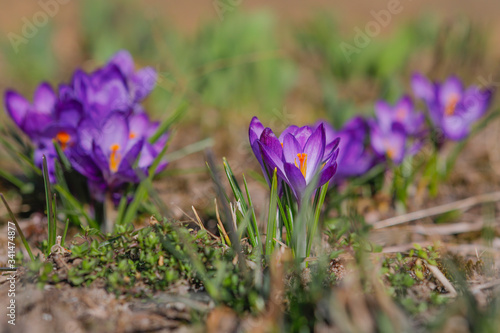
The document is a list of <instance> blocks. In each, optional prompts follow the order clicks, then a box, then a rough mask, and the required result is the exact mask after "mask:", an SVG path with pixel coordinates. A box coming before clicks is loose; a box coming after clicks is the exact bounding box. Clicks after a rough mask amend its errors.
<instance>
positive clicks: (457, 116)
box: [411, 74, 492, 141]
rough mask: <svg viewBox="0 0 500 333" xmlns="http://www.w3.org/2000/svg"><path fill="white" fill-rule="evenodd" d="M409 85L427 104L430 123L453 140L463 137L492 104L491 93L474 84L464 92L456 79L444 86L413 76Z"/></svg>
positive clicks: (445, 82) (447, 81)
mask: <svg viewBox="0 0 500 333" xmlns="http://www.w3.org/2000/svg"><path fill="white" fill-rule="evenodd" d="M411 84H412V88H413V92H414V94H415V96H416V97H417V98H419V99H421V100H423V101H424V102H425V103H426V105H427V109H428V110H429V117H430V120H431V122H432V124H433V125H434V126H435V127H436V128H437V129H439V130H440V131H441V132H442V133H443V135H444V137H445V138H447V139H450V140H453V141H458V140H463V139H464V138H466V137H467V136H468V135H469V133H470V130H471V126H472V125H473V124H474V123H475V122H477V120H478V119H480V118H481V117H482V116H483V115H484V114H485V113H486V111H487V110H488V107H489V105H490V103H491V97H492V94H491V91H489V90H484V91H483V90H480V89H479V87H477V86H474V85H472V86H470V87H469V88H467V89H465V88H464V86H463V83H462V81H460V80H459V79H458V78H457V77H455V76H452V77H450V78H448V79H447V80H446V81H444V82H443V83H437V82H435V83H432V82H431V81H430V80H429V79H427V78H426V77H424V76H423V75H421V74H414V75H413V77H412V80H411Z"/></svg>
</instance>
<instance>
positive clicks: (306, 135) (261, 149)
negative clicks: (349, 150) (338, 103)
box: [249, 117, 339, 203]
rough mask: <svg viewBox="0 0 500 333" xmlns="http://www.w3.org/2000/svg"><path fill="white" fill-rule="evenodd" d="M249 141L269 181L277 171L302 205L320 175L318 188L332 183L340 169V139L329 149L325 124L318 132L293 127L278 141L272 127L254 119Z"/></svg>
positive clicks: (319, 127)
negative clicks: (306, 194) (307, 188)
mask: <svg viewBox="0 0 500 333" xmlns="http://www.w3.org/2000/svg"><path fill="white" fill-rule="evenodd" d="M249 138H250V145H251V146H252V150H253V151H254V154H255V156H256V157H257V160H258V161H259V163H260V164H261V167H262V169H263V172H264V175H265V177H266V179H267V180H268V182H269V176H270V175H271V174H272V172H273V171H274V170H275V169H276V170H277V175H278V178H279V180H280V181H284V182H285V183H286V184H288V185H289V186H290V188H291V189H292V191H293V193H294V195H295V197H296V199H297V201H298V202H299V203H300V200H301V199H302V197H303V195H304V192H305V189H306V187H307V186H308V185H309V184H311V182H312V181H313V179H314V177H315V175H316V174H318V173H319V180H318V184H316V185H315V188H318V187H320V186H322V185H324V184H325V183H326V182H328V181H329V180H330V179H331V178H332V177H333V175H334V174H335V171H336V170H337V162H336V160H337V156H338V152H339V150H338V144H339V140H338V139H337V140H334V142H333V144H331V145H329V146H327V143H326V134H325V128H324V126H323V125H322V124H320V125H319V126H318V127H317V128H316V129H313V128H311V127H310V126H303V127H297V126H290V127H288V128H287V129H285V130H284V131H283V133H282V134H281V135H280V137H279V139H278V138H277V137H276V136H275V134H274V133H273V131H272V130H271V129H270V128H264V126H263V125H262V124H261V123H260V121H259V120H258V119H257V118H256V117H254V118H253V119H252V121H251V123H250V129H249ZM327 147H328V148H329V149H327Z"/></svg>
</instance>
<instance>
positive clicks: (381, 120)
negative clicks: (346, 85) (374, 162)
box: [370, 96, 425, 165]
mask: <svg viewBox="0 0 500 333" xmlns="http://www.w3.org/2000/svg"><path fill="white" fill-rule="evenodd" d="M375 116H376V117H375V119H371V120H370V138H371V144H372V147H373V149H374V150H375V152H376V153H377V154H378V155H379V156H380V157H385V158H387V159H389V160H390V161H391V162H393V163H394V164H396V165H399V164H401V162H403V160H404V158H405V157H406V156H409V155H413V154H414V153H416V152H417V151H418V148H419V146H420V142H419V141H420V140H419V139H421V138H422V135H423V134H424V133H425V130H424V129H423V126H424V122H425V116H424V114H423V113H418V112H415V109H414V106H413V102H412V101H411V99H410V97H408V96H404V97H402V98H401V99H400V100H399V101H398V102H396V104H395V105H394V106H391V105H390V104H388V103H387V102H385V101H378V102H377V103H376V104H375Z"/></svg>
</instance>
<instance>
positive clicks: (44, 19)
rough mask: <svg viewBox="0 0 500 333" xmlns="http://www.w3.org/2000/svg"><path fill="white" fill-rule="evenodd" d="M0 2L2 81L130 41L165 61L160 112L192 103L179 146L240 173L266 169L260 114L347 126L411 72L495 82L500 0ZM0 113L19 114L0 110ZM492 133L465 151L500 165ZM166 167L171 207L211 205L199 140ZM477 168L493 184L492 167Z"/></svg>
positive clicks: (43, 77) (159, 64)
mask: <svg viewBox="0 0 500 333" xmlns="http://www.w3.org/2000/svg"><path fill="white" fill-rule="evenodd" d="M0 4H1V5H2V8H4V10H2V11H1V13H0V31H1V33H0V90H1V91H2V92H3V91H4V90H5V89H7V88H14V89H16V90H18V91H19V92H21V93H22V94H24V95H25V96H29V97H30V98H31V96H32V94H33V91H34V89H35V87H36V86H37V84H38V83H39V82H40V81H49V82H50V83H51V84H53V85H54V86H56V85H57V84H59V83H60V82H68V81H69V80H70V79H71V75H72V72H73V71H74V70H75V69H76V68H83V69H84V70H87V71H91V70H94V69H95V68H97V67H98V66H101V65H103V64H104V63H105V62H106V60H107V59H108V58H109V57H110V56H111V55H113V54H114V53H115V52H116V51H118V50H120V49H127V50H129V51H130V52H131V54H132V55H133V57H134V59H135V61H136V64H137V66H138V67H143V66H153V67H155V68H156V70H157V71H158V72H159V74H160V75H159V79H158V82H157V88H156V89H155V91H154V93H153V94H152V96H150V97H149V98H148V99H147V101H146V108H147V109H148V110H149V113H150V114H151V115H152V117H153V118H154V119H157V120H164V119H166V118H167V117H168V116H169V115H171V114H172V113H173V112H174V110H175V109H176V108H177V106H178V105H179V103H180V101H182V100H185V101H187V102H188V109H187V112H186V114H185V115H184V117H183V118H182V119H181V120H180V121H179V123H178V124H176V126H175V129H176V133H175V135H174V138H173V143H172V148H171V149H172V150H176V149H179V148H182V147H185V146H186V145H188V144H192V143H195V142H197V141H199V140H202V139H204V138H209V137H210V138H214V139H215V140H214V145H215V147H214V149H215V151H216V154H217V155H218V157H222V156H227V157H228V159H229V160H230V161H231V163H232V164H233V169H234V171H235V174H239V173H241V172H244V171H247V169H249V168H251V169H256V170H257V169H258V167H257V163H256V161H255V160H254V158H253V156H251V154H250V150H249V147H248V139H247V126H248V123H249V121H250V119H251V117H252V116H254V115H257V116H259V118H260V119H261V120H262V122H263V123H264V124H265V125H267V126H270V127H272V128H273V129H275V130H277V131H280V130H281V129H282V128H284V127H285V126H287V125H289V124H291V123H295V124H298V125H301V124H306V123H310V122H314V121H315V120H317V119H318V118H324V119H327V120H329V121H331V122H332V123H333V124H334V126H335V127H340V126H341V125H342V124H343V123H344V122H345V121H346V120H347V119H349V118H350V117H351V116H352V115H353V114H355V113H362V114H367V115H370V114H372V113H373V104H374V102H375V101H376V100H377V99H380V98H382V99H386V100H389V101H390V102H393V101H395V100H396V99H398V98H399V97H400V96H401V95H402V94H404V93H407V92H409V90H410V89H409V80H410V76H411V74H412V73H413V72H416V71H420V72H423V73H424V74H426V75H429V76H430V77H431V78H433V79H437V80H443V79H444V78H446V77H448V76H449V75H451V74H456V75H458V76H459V77H461V78H462V79H464V80H465V82H466V84H476V85H480V86H481V85H483V86H484V85H490V86H491V85H493V86H497V85H498V83H496V82H500V75H499V74H500V71H499V64H500V62H499V61H498V60H499V56H500V43H499V41H500V38H499V37H500V22H499V21H498V19H497V18H498V13H499V11H500V2H498V1H489V0H480V1H475V2H470V1H465V0H463V1H451V0H446V1H439V2H436V1H430V0H420V1H411V0H401V1H397V0H377V1H368V0H363V1H356V2H353V1H347V0H342V1H335V2H333V1H323V0H314V1H308V2H305V1H298V0H293V1H290V0H287V1H272V2H270V1H263V0H258V1H256V0H253V1H249V0H213V1H183V2H178V1H176V2H173V1H160V0H156V1H153V0H150V1H132V0H125V1H123V0H121V1H117V0H109V1H99V0H86V1H74V0H40V1H16V2H12V1H9V2H7V1H5V0H0ZM7 8H8V9H7ZM0 121H1V122H2V123H3V124H4V125H6V126H8V127H9V126H10V127H13V126H14V125H13V123H12V122H11V121H10V119H8V118H7V117H6V115H5V113H4V112H1V113H0ZM498 132H499V131H498V124H496V125H495V124H492V125H491V126H489V127H488V129H487V130H486V131H485V133H483V134H481V136H480V137H478V139H477V141H478V142H480V144H478V145H477V147H475V149H473V150H471V153H470V154H472V155H470V156H471V158H474V159H475V160H477V157H478V156H479V157H480V159H481V160H482V161H485V162H484V163H483V164H482V166H486V165H487V167H488V171H489V172H490V173H493V174H495V175H497V176H498V173H500V167H499V166H500V156H499V154H500V147H498V144H497V143H496V142H499V141H500V140H498V139H499V138H498V134H497V133H498ZM486 141H487V142H488V144H487V145H484V144H483V143H484V142H486ZM481 142H483V143H481ZM476 148H477V149H476ZM0 157H1V158H0V167H1V168H6V169H13V168H15V165H13V164H12V163H10V162H9V160H8V159H7V158H4V157H5V154H4V152H1V151H0ZM485 159H486V160H485ZM483 171H484V170H481V169H480V170H477V171H474V172H476V173H479V174H481V172H483ZM172 174H176V175H179V177H177V178H176V181H175V182H163V183H159V184H158V185H157V186H158V190H159V191H160V192H161V193H173V194H175V195H172V197H171V198H170V199H169V200H170V201H172V203H173V205H174V206H177V205H179V206H183V205H185V204H186V203H187V204H188V207H189V206H190V205H192V204H193V205H195V206H196V205H198V206H206V205H209V204H212V202H211V201H212V200H213V199H212V198H213V196H207V194H206V193H207V192H206V188H211V186H212V185H211V183H210V182H209V181H207V182H204V183H203V182H200V180H207V175H206V172H205V167H204V156H203V155H202V154H201V153H200V154H198V155H195V157H191V158H183V159H181V160H179V161H176V162H174V163H172V165H171V166H170V167H169V168H168V169H167V171H165V175H172ZM182 177H185V178H182ZM480 180H484V181H483V182H482V183H483V184H485V186H496V185H498V177H496V178H495V179H494V181H493V182H492V181H491V179H489V180H485V179H480ZM471 181H477V179H476V180H474V178H473V180H471ZM192 182H193V183H192ZM192 184H195V186H191V185H192ZM204 184H205V185H204ZM3 186H8V184H3ZM478 191H479V190H478ZM209 201H210V202H209Z"/></svg>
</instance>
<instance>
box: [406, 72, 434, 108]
mask: <svg viewBox="0 0 500 333" xmlns="http://www.w3.org/2000/svg"><path fill="white" fill-rule="evenodd" d="M411 87H412V90H413V93H414V94H415V96H416V97H417V98H420V99H423V100H424V101H426V102H427V103H433V102H434V100H435V98H436V95H435V93H436V90H435V86H434V84H433V83H432V82H430V81H429V80H428V79H427V78H426V77H424V76H423V75H422V74H418V73H415V74H413V76H412V78H411Z"/></svg>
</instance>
